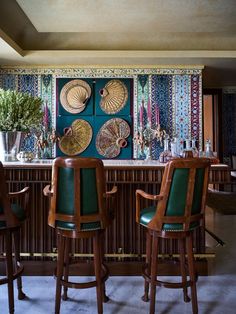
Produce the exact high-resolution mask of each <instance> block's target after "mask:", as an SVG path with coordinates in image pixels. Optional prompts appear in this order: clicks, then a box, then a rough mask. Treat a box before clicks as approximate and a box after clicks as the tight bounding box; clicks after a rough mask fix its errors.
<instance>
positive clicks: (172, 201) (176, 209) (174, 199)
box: [166, 168, 204, 216]
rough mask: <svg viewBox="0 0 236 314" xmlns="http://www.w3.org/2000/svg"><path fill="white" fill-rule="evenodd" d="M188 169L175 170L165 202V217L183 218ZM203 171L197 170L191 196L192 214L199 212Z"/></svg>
mask: <svg viewBox="0 0 236 314" xmlns="http://www.w3.org/2000/svg"><path fill="white" fill-rule="evenodd" d="M188 176H189V169H188V168H181V169H175V170H174V173H173V179H172V184H171V187H170V193H169V198H168V202H167V209H166V216H183V215H184V209H185V203H186V198H187V193H188ZM203 182H204V169H197V171H196V176H195V186H194V194H193V204H192V214H196V213H199V212H200V210H201V201H202V189H203Z"/></svg>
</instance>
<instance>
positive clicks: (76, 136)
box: [59, 119, 93, 156]
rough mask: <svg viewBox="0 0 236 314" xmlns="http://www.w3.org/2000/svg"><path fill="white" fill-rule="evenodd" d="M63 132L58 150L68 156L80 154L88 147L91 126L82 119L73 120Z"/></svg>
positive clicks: (91, 134) (90, 137)
mask: <svg viewBox="0 0 236 314" xmlns="http://www.w3.org/2000/svg"><path fill="white" fill-rule="evenodd" d="M64 132H65V134H64V136H62V138H61V139H60V142H59V148H60V150H61V151H62V152H63V153H64V154H66V155H68V156H74V155H78V154H81V153H82V152H83V151H84V150H85V149H86V148H87V147H88V146H89V144H90V142H91V139H92V136H93V130H92V127H91V125H90V124H89V123H88V122H87V121H85V120H82V119H77V120H75V121H74V122H73V123H72V124H71V126H70V127H68V128H66V129H65V130H64Z"/></svg>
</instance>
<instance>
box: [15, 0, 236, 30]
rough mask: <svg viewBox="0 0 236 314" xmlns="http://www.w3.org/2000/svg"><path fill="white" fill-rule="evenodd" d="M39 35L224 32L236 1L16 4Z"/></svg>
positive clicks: (29, 0) (38, 0)
mask: <svg viewBox="0 0 236 314" xmlns="http://www.w3.org/2000/svg"><path fill="white" fill-rule="evenodd" d="M17 3H18V4H19V5H20V7H21V8H22V10H23V11H24V12H25V14H26V15H27V16H28V18H29V19H30V20H31V22H32V24H33V25H34V26H35V28H36V29H37V30H38V31H39V32H111V33H114V32H128V33H129V32H134V31H135V32H150V31H151V32H205V31H207V32H225V31H233V32H235V30H236V20H235V13H236V11H235V10H236V9H235V8H236V5H235V0H228V1H212V0H208V1H207V0H205V1H203V0H201V1H200V0H199V1H193V0H192V1H189V0H188V1H187V0H178V1H176V0H165V1H163V0H149V1H143V0H129V1H127V0H119V1H111V0H100V1H85V0H76V1H75V0H70V1H68V0H64V1H63V0H61V1H57V0H51V1H47V0H17Z"/></svg>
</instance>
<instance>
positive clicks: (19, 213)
mask: <svg viewBox="0 0 236 314" xmlns="http://www.w3.org/2000/svg"><path fill="white" fill-rule="evenodd" d="M11 209H12V211H13V213H14V214H15V215H16V217H17V218H18V220H19V221H20V222H22V221H24V220H25V219H26V216H25V211H24V209H23V208H22V207H20V205H19V204H11ZM2 213H3V208H2V207H0V214H2ZM5 227H6V223H5V221H0V228H5Z"/></svg>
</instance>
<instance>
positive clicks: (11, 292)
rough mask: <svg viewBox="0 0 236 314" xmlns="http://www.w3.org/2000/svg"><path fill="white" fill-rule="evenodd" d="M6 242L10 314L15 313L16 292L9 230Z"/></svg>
mask: <svg viewBox="0 0 236 314" xmlns="http://www.w3.org/2000/svg"><path fill="white" fill-rule="evenodd" d="M5 241H6V265H7V279H8V282H7V286H8V304H9V313H10V314H13V313H14V290H13V263H12V234H11V232H10V231H9V230H7V231H6V234H5Z"/></svg>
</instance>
